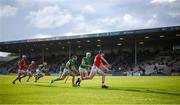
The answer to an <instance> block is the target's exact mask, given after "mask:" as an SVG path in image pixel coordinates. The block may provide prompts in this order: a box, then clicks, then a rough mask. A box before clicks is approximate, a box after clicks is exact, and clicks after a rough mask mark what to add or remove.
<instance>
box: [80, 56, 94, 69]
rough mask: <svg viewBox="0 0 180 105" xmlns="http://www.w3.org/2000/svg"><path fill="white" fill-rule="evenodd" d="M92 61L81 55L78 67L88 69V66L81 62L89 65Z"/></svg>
mask: <svg viewBox="0 0 180 105" xmlns="http://www.w3.org/2000/svg"><path fill="white" fill-rule="evenodd" d="M91 62H92V59H91V58H88V57H83V58H82V62H81V64H80V67H81V68H84V69H88V66H83V65H82V63H84V64H86V65H90V64H91Z"/></svg>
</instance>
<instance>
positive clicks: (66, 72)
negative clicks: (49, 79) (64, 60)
mask: <svg viewBox="0 0 180 105" xmlns="http://www.w3.org/2000/svg"><path fill="white" fill-rule="evenodd" d="M62 75H64V76H67V75H69V70H68V69H66V68H65V69H64V71H63V73H62Z"/></svg>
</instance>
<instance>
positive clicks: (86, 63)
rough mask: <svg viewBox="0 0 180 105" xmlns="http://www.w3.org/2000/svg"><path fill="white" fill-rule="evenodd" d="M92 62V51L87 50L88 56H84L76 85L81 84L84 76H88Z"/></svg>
mask: <svg viewBox="0 0 180 105" xmlns="http://www.w3.org/2000/svg"><path fill="white" fill-rule="evenodd" d="M91 64H92V59H91V53H90V52H87V53H86V56H85V57H83V58H82V61H81V64H80V66H79V72H80V76H81V77H80V78H78V79H77V81H76V85H77V86H80V82H81V80H82V79H83V77H87V76H88V70H89V69H90V67H91Z"/></svg>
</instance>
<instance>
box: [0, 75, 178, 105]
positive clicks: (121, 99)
mask: <svg viewBox="0 0 180 105" xmlns="http://www.w3.org/2000/svg"><path fill="white" fill-rule="evenodd" d="M56 77H57V76H46V77H44V78H42V79H41V80H39V82H38V83H34V82H33V81H34V78H31V80H30V81H31V82H28V83H27V82H25V80H26V79H27V78H25V79H23V80H22V83H19V82H18V81H17V82H16V84H15V85H13V84H12V83H11V82H12V80H13V79H14V78H15V76H12V75H11V76H7V75H0V104H12V103H14V104H15V103H16V104H25V103H26V104H139V103H140V104H180V77H179V76H151V77H150V76H145V77H143V76H142V77H138V76H134V77H126V76H118V77H113V76H107V84H108V85H109V86H110V88H108V89H101V87H100V86H101V77H98V76H97V77H95V78H94V79H93V80H88V81H83V82H82V84H81V87H79V88H73V87H71V81H70V79H69V81H68V82H67V83H66V84H64V81H61V82H56V83H55V84H53V85H52V86H51V85H50V84H49V81H50V80H51V79H54V78H56Z"/></svg>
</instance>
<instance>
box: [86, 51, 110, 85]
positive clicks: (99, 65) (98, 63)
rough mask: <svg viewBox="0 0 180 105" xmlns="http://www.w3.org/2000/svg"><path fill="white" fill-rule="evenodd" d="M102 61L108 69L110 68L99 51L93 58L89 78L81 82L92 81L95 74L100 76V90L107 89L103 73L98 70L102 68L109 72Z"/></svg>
mask: <svg viewBox="0 0 180 105" xmlns="http://www.w3.org/2000/svg"><path fill="white" fill-rule="evenodd" d="M102 61H103V62H104V63H106V64H107V65H108V67H110V64H109V63H108V62H107V61H106V59H105V58H104V53H103V52H101V51H99V52H98V53H97V54H96V56H95V58H94V64H93V66H92V68H91V73H90V74H89V76H87V77H84V78H83V80H88V79H93V77H94V76H95V75H96V74H99V75H100V76H102V88H108V86H106V84H105V73H104V72H103V71H102V70H101V69H100V68H103V69H105V70H107V71H110V70H109V69H108V68H107V67H106V66H104V65H103V63H102Z"/></svg>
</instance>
